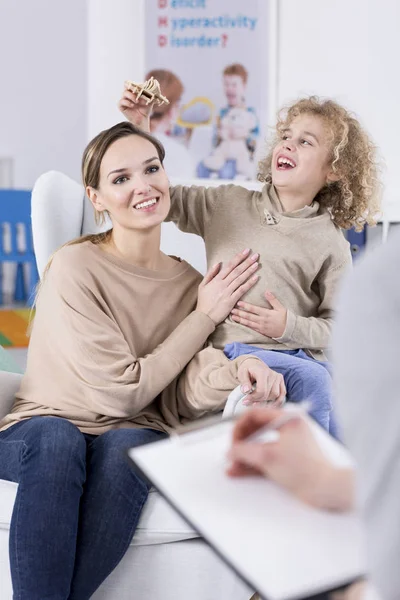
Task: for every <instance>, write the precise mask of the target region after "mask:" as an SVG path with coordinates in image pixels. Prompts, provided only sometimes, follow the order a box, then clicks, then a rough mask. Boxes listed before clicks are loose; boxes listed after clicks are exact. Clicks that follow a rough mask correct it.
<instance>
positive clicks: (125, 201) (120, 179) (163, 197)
mask: <svg viewBox="0 0 400 600" xmlns="http://www.w3.org/2000/svg"><path fill="white" fill-rule="evenodd" d="M87 192H88V195H89V197H90V200H91V202H92V204H93V206H94V208H95V209H96V210H97V211H99V212H102V211H107V212H108V213H109V215H110V218H111V221H112V223H113V226H115V225H116V224H118V225H119V226H120V227H122V228H125V229H141V230H143V229H150V228H153V227H157V226H159V225H160V224H161V223H162V222H163V221H164V220H165V218H166V216H167V215H168V212H169V209H170V205H171V202H170V196H169V182H168V177H167V175H166V173H165V171H164V168H163V166H162V164H161V162H160V159H159V157H158V154H157V150H156V148H155V146H153V144H152V143H151V142H150V141H148V140H146V139H144V138H142V137H140V136H139V135H128V136H125V137H123V138H120V139H118V140H116V141H115V142H114V143H113V144H111V146H110V147H109V148H108V149H107V151H106V152H105V154H104V157H103V160H102V161H101V166H100V181H99V186H98V188H97V189H94V188H88V190H87Z"/></svg>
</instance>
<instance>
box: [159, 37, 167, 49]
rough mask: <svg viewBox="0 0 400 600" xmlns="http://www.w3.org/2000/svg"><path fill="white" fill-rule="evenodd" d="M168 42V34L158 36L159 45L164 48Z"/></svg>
mask: <svg viewBox="0 0 400 600" xmlns="http://www.w3.org/2000/svg"><path fill="white" fill-rule="evenodd" d="M167 43H168V38H167V36H166V35H159V36H158V45H159V46H160V47H161V48H163V47H164V46H166V45H167Z"/></svg>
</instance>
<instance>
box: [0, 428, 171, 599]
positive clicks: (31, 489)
mask: <svg viewBox="0 0 400 600" xmlns="http://www.w3.org/2000/svg"><path fill="white" fill-rule="evenodd" d="M163 436H164V434H162V433H160V432H158V431H154V430H151V429H113V430H111V431H107V432H106V433H104V434H102V435H99V436H94V435H88V434H83V433H81V432H80V431H79V429H78V428H77V427H76V426H75V425H73V424H72V423H71V422H70V421H67V420H66V419H61V418H58V417H33V418H31V419H28V420H25V421H21V422H20V423H17V424H15V425H13V426H12V427H10V428H9V429H6V430H5V431H2V432H0V479H6V480H8V481H15V482H17V483H18V484H19V486H18V492H17V497H16V501H15V505H14V511H13V515H12V520H11V529H10V565H11V575H12V583H13V590H14V596H13V597H14V600H67V599H68V600H87V599H88V598H90V597H91V596H92V594H93V593H94V592H95V590H96V589H97V588H98V587H99V586H100V584H101V583H102V582H103V581H104V580H105V579H106V577H107V576H108V575H109V574H110V573H111V571H112V570H113V569H114V568H115V567H116V566H117V564H118V563H119V561H120V560H121V559H122V557H123V556H124V554H125V552H126V550H127V549H128V547H129V544H130V542H131V540H132V537H133V534H134V533H135V529H136V526H137V523H138V521H139V517H140V513H141V511H142V508H143V506H144V503H145V502H146V499H147V496H148V491H149V490H148V486H147V484H146V483H145V482H144V481H143V480H142V479H141V478H140V477H139V476H138V475H137V474H136V473H135V472H134V470H133V469H132V468H131V466H130V465H129V462H128V460H127V458H126V456H125V450H126V449H127V448H129V447H132V446H139V445H141V444H144V443H147V442H151V441H154V440H157V439H161V438H162V437H163Z"/></svg>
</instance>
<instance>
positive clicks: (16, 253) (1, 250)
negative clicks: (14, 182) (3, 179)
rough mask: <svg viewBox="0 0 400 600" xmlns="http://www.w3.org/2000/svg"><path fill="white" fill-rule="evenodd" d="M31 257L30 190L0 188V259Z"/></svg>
mask: <svg viewBox="0 0 400 600" xmlns="http://www.w3.org/2000/svg"><path fill="white" fill-rule="evenodd" d="M32 258H33V240H32V222H31V192H30V191H26V190H0V261H2V262H5V261H12V262H23V261H24V260H31V259H32Z"/></svg>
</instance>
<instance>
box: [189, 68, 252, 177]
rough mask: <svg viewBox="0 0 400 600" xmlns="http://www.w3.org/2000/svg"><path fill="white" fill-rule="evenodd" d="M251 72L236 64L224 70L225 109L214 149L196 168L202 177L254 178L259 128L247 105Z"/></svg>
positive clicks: (220, 112) (223, 109)
mask: <svg viewBox="0 0 400 600" xmlns="http://www.w3.org/2000/svg"><path fill="white" fill-rule="evenodd" d="M247 80H248V72H247V70H246V69H245V67H244V66H243V65H241V64H240V63H235V64H232V65H228V66H227V67H225V69H224V71H223V88H224V94H225V96H226V106H224V107H222V108H221V109H220V111H219V114H218V116H217V119H216V132H215V133H216V134H215V136H214V140H213V142H214V150H213V151H212V152H211V154H210V155H209V156H206V157H205V158H204V160H203V162H202V163H200V164H199V166H198V168H197V174H198V176H199V177H216V176H218V177H219V178H222V179H251V178H252V177H253V176H254V162H253V158H254V153H255V149H256V142H257V137H258V136H259V126H258V119H257V115H256V111H255V109H254V108H252V107H250V106H247V105H246V87H247Z"/></svg>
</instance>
